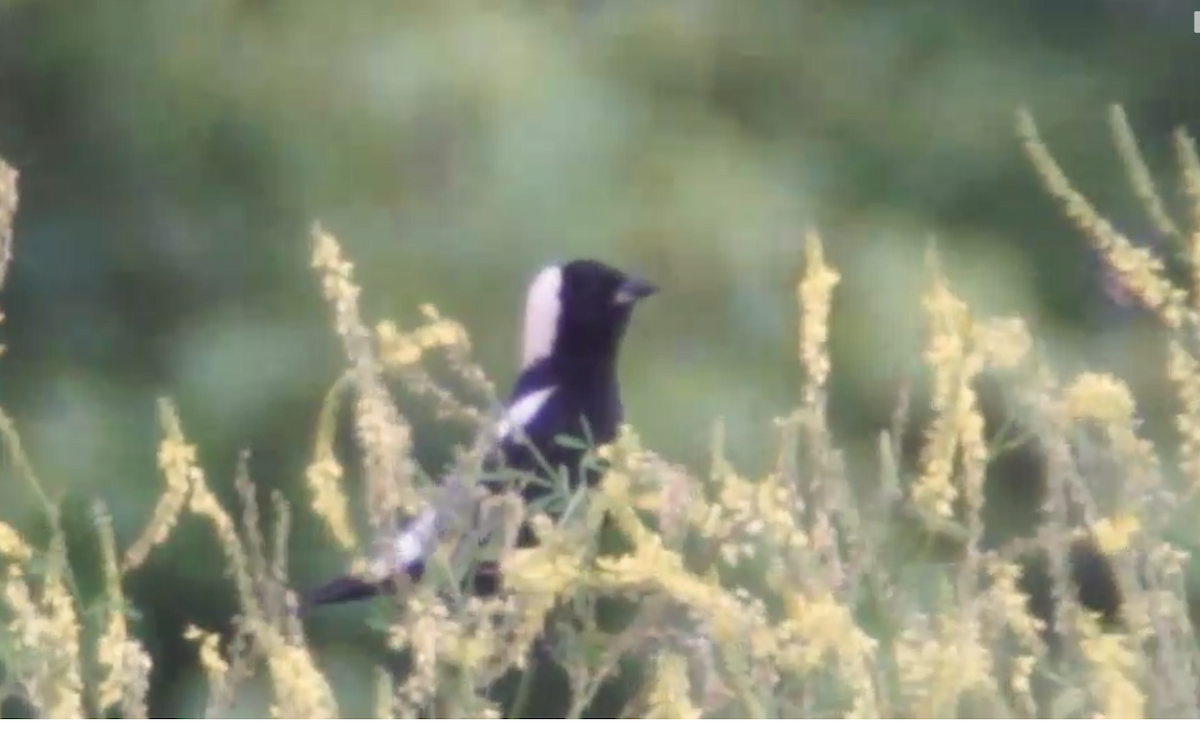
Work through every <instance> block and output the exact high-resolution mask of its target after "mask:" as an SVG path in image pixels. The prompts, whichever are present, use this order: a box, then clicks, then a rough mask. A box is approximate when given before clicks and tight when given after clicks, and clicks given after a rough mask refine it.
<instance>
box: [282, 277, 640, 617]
mask: <svg viewBox="0 0 1200 729" xmlns="http://www.w3.org/2000/svg"><path fill="white" fill-rule="evenodd" d="M657 290H658V288H657V287H656V286H655V285H654V284H652V283H650V282H649V281H646V280H644V279H641V278H638V277H636V276H631V275H628V274H626V273H623V272H621V271H619V270H617V269H616V268H613V267H611V266H608V265H605V264H603V263H600V262H598V261H592V260H576V261H571V262H570V263H566V264H561V265H559V264H556V265H551V266H548V267H546V268H544V269H542V271H541V272H540V273H538V275H537V276H536V277H535V278H534V279H533V281H532V283H530V285H529V290H528V294H527V297H526V304H525V319H524V342H523V347H522V362H521V367H522V369H521V372H520V374H519V376H518V377H517V381H516V383H515V384H514V385H513V388H512V392H511V393H510V395H509V397H508V400H507V402H506V403H505V407H504V411H503V413H502V416H501V417H500V419H499V420H498V421H497V424H496V425H495V429H494V433H493V436H494V444H493V447H492V450H491V451H490V453H489V457H488V459H487V461H486V462H485V469H486V470H487V471H489V472H496V471H498V470H501V469H503V471H504V472H506V473H509V474H513V473H525V474H534V475H535V476H540V477H542V478H543V480H542V481H541V482H540V483H538V482H532V483H531V482H530V480H528V479H522V480H521V483H520V486H521V488H522V497H523V498H524V499H525V500H526V501H527V502H529V501H532V500H534V499H536V498H539V497H540V496H542V495H544V494H545V493H547V491H548V490H549V487H548V486H546V485H545V480H544V479H545V478H546V477H547V476H548V474H546V469H549V471H550V474H549V475H550V477H551V478H553V477H557V476H558V475H559V474H560V473H562V472H563V471H565V472H566V476H567V478H568V483H569V484H570V485H571V486H572V488H575V487H578V486H579V485H582V484H586V485H588V486H591V485H594V484H595V483H596V482H597V481H598V480H599V475H600V472H599V470H598V469H596V468H588V469H586V471H587V472H586V473H584V472H583V471H584V470H585V469H584V468H583V465H584V463H583V457H584V450H583V449H581V448H580V447H579V446H578V445H577V444H578V443H580V442H585V443H589V444H593V445H604V444H606V443H610V442H611V441H613V440H614V439H615V437H616V435H617V430H618V428H619V427H620V425H621V423H622V421H623V420H624V410H623V408H622V405H621V393H620V388H619V385H618V383H617V358H618V353H619V351H620V347H621V340H622V338H623V337H624V334H625V330H626V328H627V327H628V325H629V320H630V316H631V314H632V312H633V307H634V305H635V304H636V303H637V302H638V301H640V300H642V299H644V298H646V297H647V296H650V295H651V294H653V293H654V292H655V291H657ZM485 483H486V485H487V486H488V488H489V489H491V490H492V491H493V492H497V491H500V490H503V489H506V488H510V487H513V486H514V485H517V484H515V483H514V481H513V480H512V479H511V478H507V479H504V480H488V481H486V482H485ZM443 488H445V486H443ZM448 519H449V515H448V514H446V513H444V511H443V510H440V509H439V508H438V507H436V506H430V507H428V508H427V509H426V510H425V511H423V512H422V513H420V514H418V515H417V516H416V517H415V518H414V519H413V520H412V521H410V522H409V524H408V525H407V526H406V527H405V528H404V529H403V530H401V532H400V534H399V535H398V536H397V537H396V538H395V539H394V540H393V541H392V542H391V544H390V545H389V547H390V548H389V552H388V558H387V560H386V561H387V563H388V564H387V565H386V569H385V570H384V571H386V572H387V573H388V574H387V575H385V576H382V577H381V578H380V579H373V578H364V577H355V576H343V577H338V578H336V579H334V580H332V581H331V582H329V583H327V584H325V585H323V586H321V587H318V588H316V589H314V590H312V591H310V592H309V593H308V594H307V595H306V596H305V598H304V599H303V604H304V605H306V606H308V607H313V606H317V605H323V604H329V603H338V602H349V601H352V600H361V599H365V598H369V597H372V596H375V595H378V594H380V593H382V592H386V591H389V590H390V589H391V588H392V587H393V586H394V583H393V581H392V577H393V576H396V575H399V574H400V573H407V574H408V575H409V576H410V577H411V578H412V579H414V580H415V579H420V577H421V575H422V573H423V572H424V568H425V559H426V558H427V557H428V555H429V553H430V551H432V548H433V546H434V544H435V543H436V541H437V538H438V536H440V534H441V533H442V532H443V531H444V530H445V529H446V528H447V521H448ZM533 543H534V538H533V535H532V532H531V531H530V529H529V527H528V525H523V526H522V528H521V533H520V534H519V535H518V539H517V546H520V547H527V546H532V544H533ZM489 567H490V568H491V569H493V570H494V567H495V566H494V565H490V566H489ZM482 568H483V566H482V565H481V571H480V572H477V575H476V580H475V583H474V590H475V592H476V593H485V594H486V593H488V592H492V591H494V590H495V589H496V580H497V579H498V575H497V574H495V573H494V572H489V570H485V569H482Z"/></svg>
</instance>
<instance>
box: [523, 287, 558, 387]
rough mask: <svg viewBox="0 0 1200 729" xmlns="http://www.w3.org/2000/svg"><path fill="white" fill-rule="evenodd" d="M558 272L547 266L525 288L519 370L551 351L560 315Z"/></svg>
mask: <svg viewBox="0 0 1200 729" xmlns="http://www.w3.org/2000/svg"><path fill="white" fill-rule="evenodd" d="M561 291H562V268H561V267H559V266H547V267H546V268H543V269H542V270H541V272H540V273H538V275H537V276H536V277H534V279H533V281H532V282H531V283H530V284H529V294H528V295H527V296H526V298H525V337H524V340H523V341H522V343H521V345H522V346H521V367H522V369H523V368H525V367H528V366H529V365H531V364H533V363H534V362H536V361H538V360H539V359H543V358H545V357H549V356H550V353H551V352H552V351H554V338H555V336H556V334H557V330H558V317H559V314H560V313H561V312H562V299H561V298H560V294H561Z"/></svg>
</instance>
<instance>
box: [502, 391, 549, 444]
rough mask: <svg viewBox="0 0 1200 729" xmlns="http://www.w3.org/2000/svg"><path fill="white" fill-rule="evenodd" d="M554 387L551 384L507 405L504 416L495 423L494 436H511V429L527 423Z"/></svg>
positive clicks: (522, 426) (504, 437)
mask: <svg viewBox="0 0 1200 729" xmlns="http://www.w3.org/2000/svg"><path fill="white" fill-rule="evenodd" d="M556 389H558V388H556V387H555V386H553V385H551V386H550V387H543V388H542V389H540V390H534V391H533V392H530V393H528V394H525V395H522V396H521V397H519V398H517V400H516V402H514V403H513V404H512V405H509V406H508V408H507V409H506V410H505V411H504V416H503V417H501V418H500V421H499V422H497V423H496V438H497V439H498V440H504V439H506V438H508V437H509V436H511V435H512V434H513V431H515V430H517V429H518V428H524V427H526V426H527V425H529V423H530V422H532V421H533V419H534V417H535V416H536V415H537V414H538V412H540V411H541V409H542V406H543V405H545V404H546V401H547V400H549V399H550V396H551V395H553V394H554V391H555V390H556Z"/></svg>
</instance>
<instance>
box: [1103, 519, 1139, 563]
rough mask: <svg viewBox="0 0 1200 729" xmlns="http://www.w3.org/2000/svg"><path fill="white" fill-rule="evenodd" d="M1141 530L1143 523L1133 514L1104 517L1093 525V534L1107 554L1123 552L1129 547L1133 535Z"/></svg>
mask: <svg viewBox="0 0 1200 729" xmlns="http://www.w3.org/2000/svg"><path fill="white" fill-rule="evenodd" d="M1139 531H1141V523H1140V522H1139V521H1138V519H1137V517H1135V516H1133V515H1131V514H1118V515H1117V516H1114V517H1111V518H1104V519H1100V520H1099V521H1097V522H1096V523H1095V524H1093V525H1092V534H1093V536H1094V537H1095V539H1096V544H1097V546H1099V547H1100V549H1101V551H1103V552H1104V553H1106V554H1115V553H1117V552H1123V551H1125V550H1126V549H1128V548H1129V545H1130V543H1131V541H1132V539H1133V536H1134V535H1135V534H1137V533H1138V532H1139Z"/></svg>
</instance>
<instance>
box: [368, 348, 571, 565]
mask: <svg viewBox="0 0 1200 729" xmlns="http://www.w3.org/2000/svg"><path fill="white" fill-rule="evenodd" d="M548 375H549V370H548V367H547V365H546V363H545V362H537V363H534V364H533V365H532V366H530V367H528V368H526V369H525V370H524V371H523V372H522V373H521V375H520V377H518V379H517V382H516V384H515V385H514V386H513V390H512V394H511V395H510V396H509V399H508V401H507V403H506V404H505V406H504V409H503V410H502V411H501V413H500V415H499V417H498V418H496V419H495V420H494V422H493V423H491V424H489V425H488V426H487V428H486V430H485V432H484V433H481V436H482V438H483V443H482V445H483V446H484V448H485V449H486V450H487V454H486V456H485V457H484V459H483V464H482V465H483V470H484V475H483V481H484V483H485V484H487V485H489V486H490V487H492V488H493V490H497V491H498V490H500V488H502V485H503V482H504V479H503V478H497V479H495V480H494V481H491V480H489V479H488V473H489V472H497V471H499V469H501V468H504V469H508V470H519V471H527V470H531V469H533V468H536V464H538V463H539V459H538V457H537V456H535V455H534V454H533V451H534V450H538V449H539V447H542V446H541V445H540V444H545V443H550V442H552V441H553V438H554V436H555V434H556V433H558V432H559V430H560V429H561V428H562V427H563V425H564V423H563V422H562V421H563V419H564V418H563V416H562V414H561V412H560V411H561V409H560V408H557V407H554V405H555V401H554V396H555V394H556V392H557V389H558V388H557V387H556V386H555V385H554V384H553V383H552V382H551V380H550V379H549V377H548ZM531 447H532V449H533V450H531ZM539 470H540V469H539ZM473 500H474V496H473V489H472V488H470V485H468V484H464V483H462V482H461V474H452V475H450V476H449V477H448V478H447V479H446V480H445V481H443V483H442V484H441V486H440V487H439V488H438V489H436V490H435V491H434V492H433V493H432V494H431V498H430V502H429V504H428V505H427V506H426V507H425V508H424V509H423V510H421V512H420V513H418V514H417V515H416V516H415V517H413V518H412V519H410V520H408V522H407V523H406V524H405V525H404V526H403V527H402V528H401V529H400V530H399V531H398V533H397V534H395V535H394V536H393V537H391V538H389V539H387V540H386V542H387V544H386V553H385V555H384V557H383V560H382V562H383V564H384V565H385V569H386V570H387V571H388V572H390V573H392V574H399V573H401V572H410V573H411V571H412V570H413V569H414V568H417V567H419V566H420V565H421V564H422V563H423V562H424V560H425V559H426V557H428V556H429V554H430V553H431V552H432V551H433V549H434V548H435V546H436V544H437V542H438V541H439V539H440V538H442V537H443V536H444V535H445V534H446V533H447V532H448V531H450V530H451V527H452V525H453V524H454V523H455V520H456V519H461V518H462V515H463V514H464V513H467V512H469V511H470V508H469V503H472V502H473Z"/></svg>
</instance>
